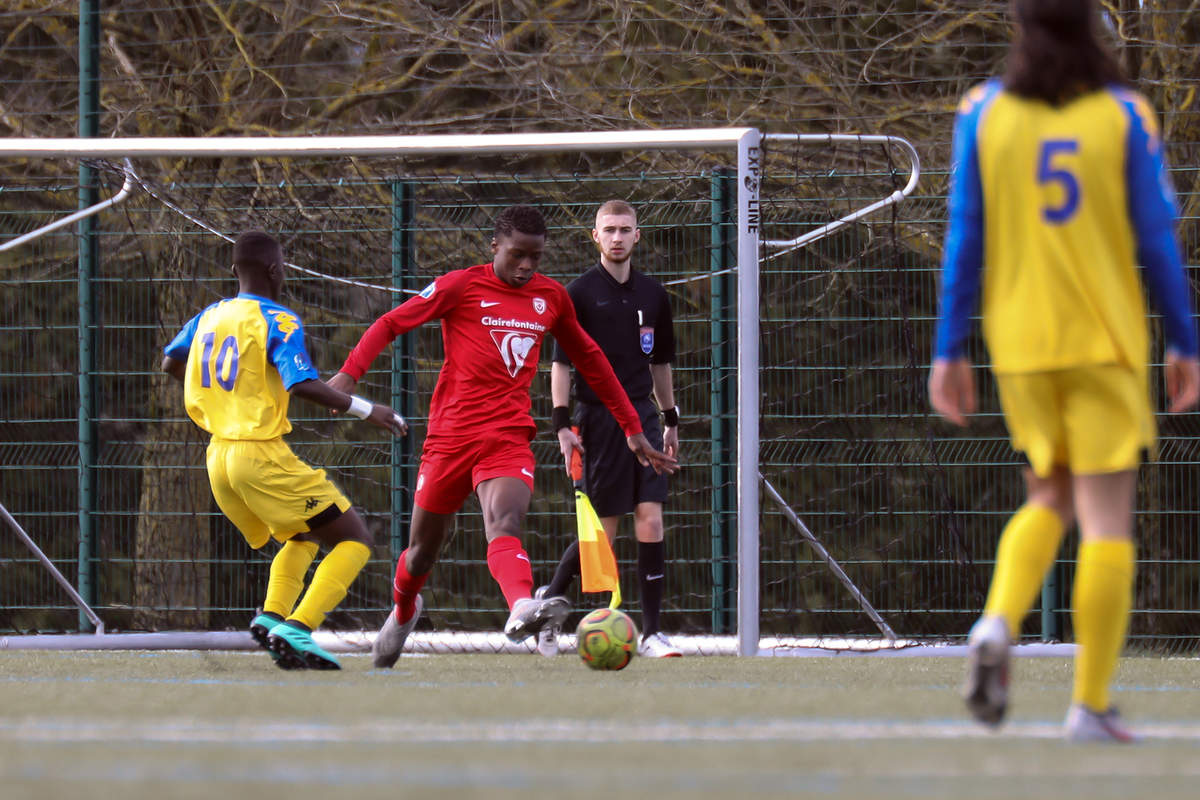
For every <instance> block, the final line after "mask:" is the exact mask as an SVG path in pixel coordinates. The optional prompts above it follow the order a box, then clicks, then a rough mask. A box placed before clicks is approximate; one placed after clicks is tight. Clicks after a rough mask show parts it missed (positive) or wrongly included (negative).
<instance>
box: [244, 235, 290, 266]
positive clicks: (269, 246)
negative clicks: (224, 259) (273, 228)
mask: <svg viewBox="0 0 1200 800" xmlns="http://www.w3.org/2000/svg"><path fill="white" fill-rule="evenodd" d="M282 260H283V247H282V246H281V245H280V244H279V242H278V241H277V240H276V239H275V237H274V236H271V235H270V234H269V233H263V232H262V231H246V232H245V233H243V234H242V235H241V236H239V237H238V238H237V241H235V242H234V243H233V263H234V266H237V267H242V268H244V269H245V268H249V269H253V270H257V271H262V272H265V271H266V270H267V268H268V267H270V266H271V265H272V264H278V263H279V262H280V261H282Z"/></svg>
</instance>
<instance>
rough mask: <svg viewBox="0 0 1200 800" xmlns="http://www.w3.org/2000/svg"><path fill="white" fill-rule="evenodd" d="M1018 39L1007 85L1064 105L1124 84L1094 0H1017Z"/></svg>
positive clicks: (1014, 4)
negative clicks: (1112, 86) (1102, 33)
mask: <svg viewBox="0 0 1200 800" xmlns="http://www.w3.org/2000/svg"><path fill="white" fill-rule="evenodd" d="M1012 13H1013V17H1014V19H1015V20H1016V25H1017V30H1016V38H1015V39H1014V40H1013V44H1012V47H1011V48H1010V49H1009V51H1008V68H1007V70H1006V71H1005V73H1004V88H1005V89H1007V90H1008V91H1010V92H1012V93H1013V94H1016V95H1020V96H1021V97H1029V98H1033V99H1036V100H1044V101H1046V102H1047V103H1049V104H1051V105H1054V106H1060V105H1063V104H1064V103H1067V102H1068V101H1070V100H1074V99H1075V98H1076V97H1078V96H1080V95H1082V94H1086V93H1087V92H1092V91H1095V90H1096V89H1100V88H1103V87H1105V86H1110V85H1114V84H1116V85H1120V84H1124V83H1125V82H1126V81H1125V76H1124V75H1123V74H1122V73H1121V67H1120V65H1119V64H1118V63H1117V60H1116V59H1115V58H1114V57H1113V55H1112V53H1110V52H1109V50H1108V48H1107V47H1106V46H1105V44H1104V42H1103V41H1102V40H1101V39H1100V34H1099V30H1098V28H1099V22H1098V17H1099V14H1098V11H1097V8H1096V3H1095V0H1012Z"/></svg>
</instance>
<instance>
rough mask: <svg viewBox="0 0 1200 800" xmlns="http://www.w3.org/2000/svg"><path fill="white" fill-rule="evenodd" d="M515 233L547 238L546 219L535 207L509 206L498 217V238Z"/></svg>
mask: <svg viewBox="0 0 1200 800" xmlns="http://www.w3.org/2000/svg"><path fill="white" fill-rule="evenodd" d="M513 233H526V234H529V235H530V236H545V235H546V218H545V217H543V216H542V212H540V211H538V210H537V209H536V208H534V207H533V206H524V205H520V206H509V207H508V208H506V209H504V210H503V211H501V212H500V213H499V214H498V215H496V238H499V237H501V236H512V235H513Z"/></svg>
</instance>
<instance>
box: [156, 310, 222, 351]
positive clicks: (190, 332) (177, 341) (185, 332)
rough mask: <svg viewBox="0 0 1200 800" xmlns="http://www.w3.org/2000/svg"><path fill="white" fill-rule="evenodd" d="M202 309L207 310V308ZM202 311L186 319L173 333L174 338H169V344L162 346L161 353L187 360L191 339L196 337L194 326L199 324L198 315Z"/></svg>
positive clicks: (201, 313)
mask: <svg viewBox="0 0 1200 800" xmlns="http://www.w3.org/2000/svg"><path fill="white" fill-rule="evenodd" d="M209 308H212V306H209ZM204 311H208V308H206V309H204ZM204 311H201V312H200V313H199V314H197V315H196V316H194V317H192V318H191V319H189V320H188V321H187V324H186V325H184V326H183V328H182V329H180V331H179V333H177V334H175V338H174V339H172V340H171V342H170V344H168V345H167V346H166V347H164V348H163V355H167V356H170V357H171V358H173V359H175V360H176V361H187V357H188V352H189V351H190V350H191V349H192V340H193V339H195V338H196V326H197V325H199V324H200V317H201V316H203V315H204Z"/></svg>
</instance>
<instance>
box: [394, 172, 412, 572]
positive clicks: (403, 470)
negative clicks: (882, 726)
mask: <svg viewBox="0 0 1200 800" xmlns="http://www.w3.org/2000/svg"><path fill="white" fill-rule="evenodd" d="M415 205H416V201H415V187H414V186H413V183H412V181H393V182H392V286H393V287H395V288H396V289H401V290H403V289H406V288H408V286H407V284H408V283H409V282H410V280H411V278H412V275H413V272H414V271H415V268H416V262H415V252H414V250H415V249H414V246H413V238H414V235H415V219H414V217H415V216H416V209H415ZM392 352H393V355H392V397H391V405H392V408H394V409H396V411H399V412H400V415H401V416H402V417H404V418H405V419H407V420H410V422H409V424H410V425H411V424H412V422H411V419H412V411H413V409H412V407H411V406H412V398H413V396H414V391H415V389H416V386H415V381H414V377H413V374H412V365H413V364H414V363H416V362H415V360H414V359H413V354H412V336H410V335H409V334H404V335H403V336H401V337H399V339H398V341H397V342H396V346H395V349H394V350H393V351H392ZM412 436H413V434H412V432H411V430H410V432H409V435H408V436H405V437H403V438H401V439H397V438H395V437H392V489H391V491H392V555H393V556H399V555H400V553H402V552H404V548H406V547H408V523H409V520H410V518H411V516H412V492H413V490H414V489H415V488H416V484H415V483H414V481H415V476H414V475H413V471H414V467H413V463H414V462H413V446H412Z"/></svg>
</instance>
